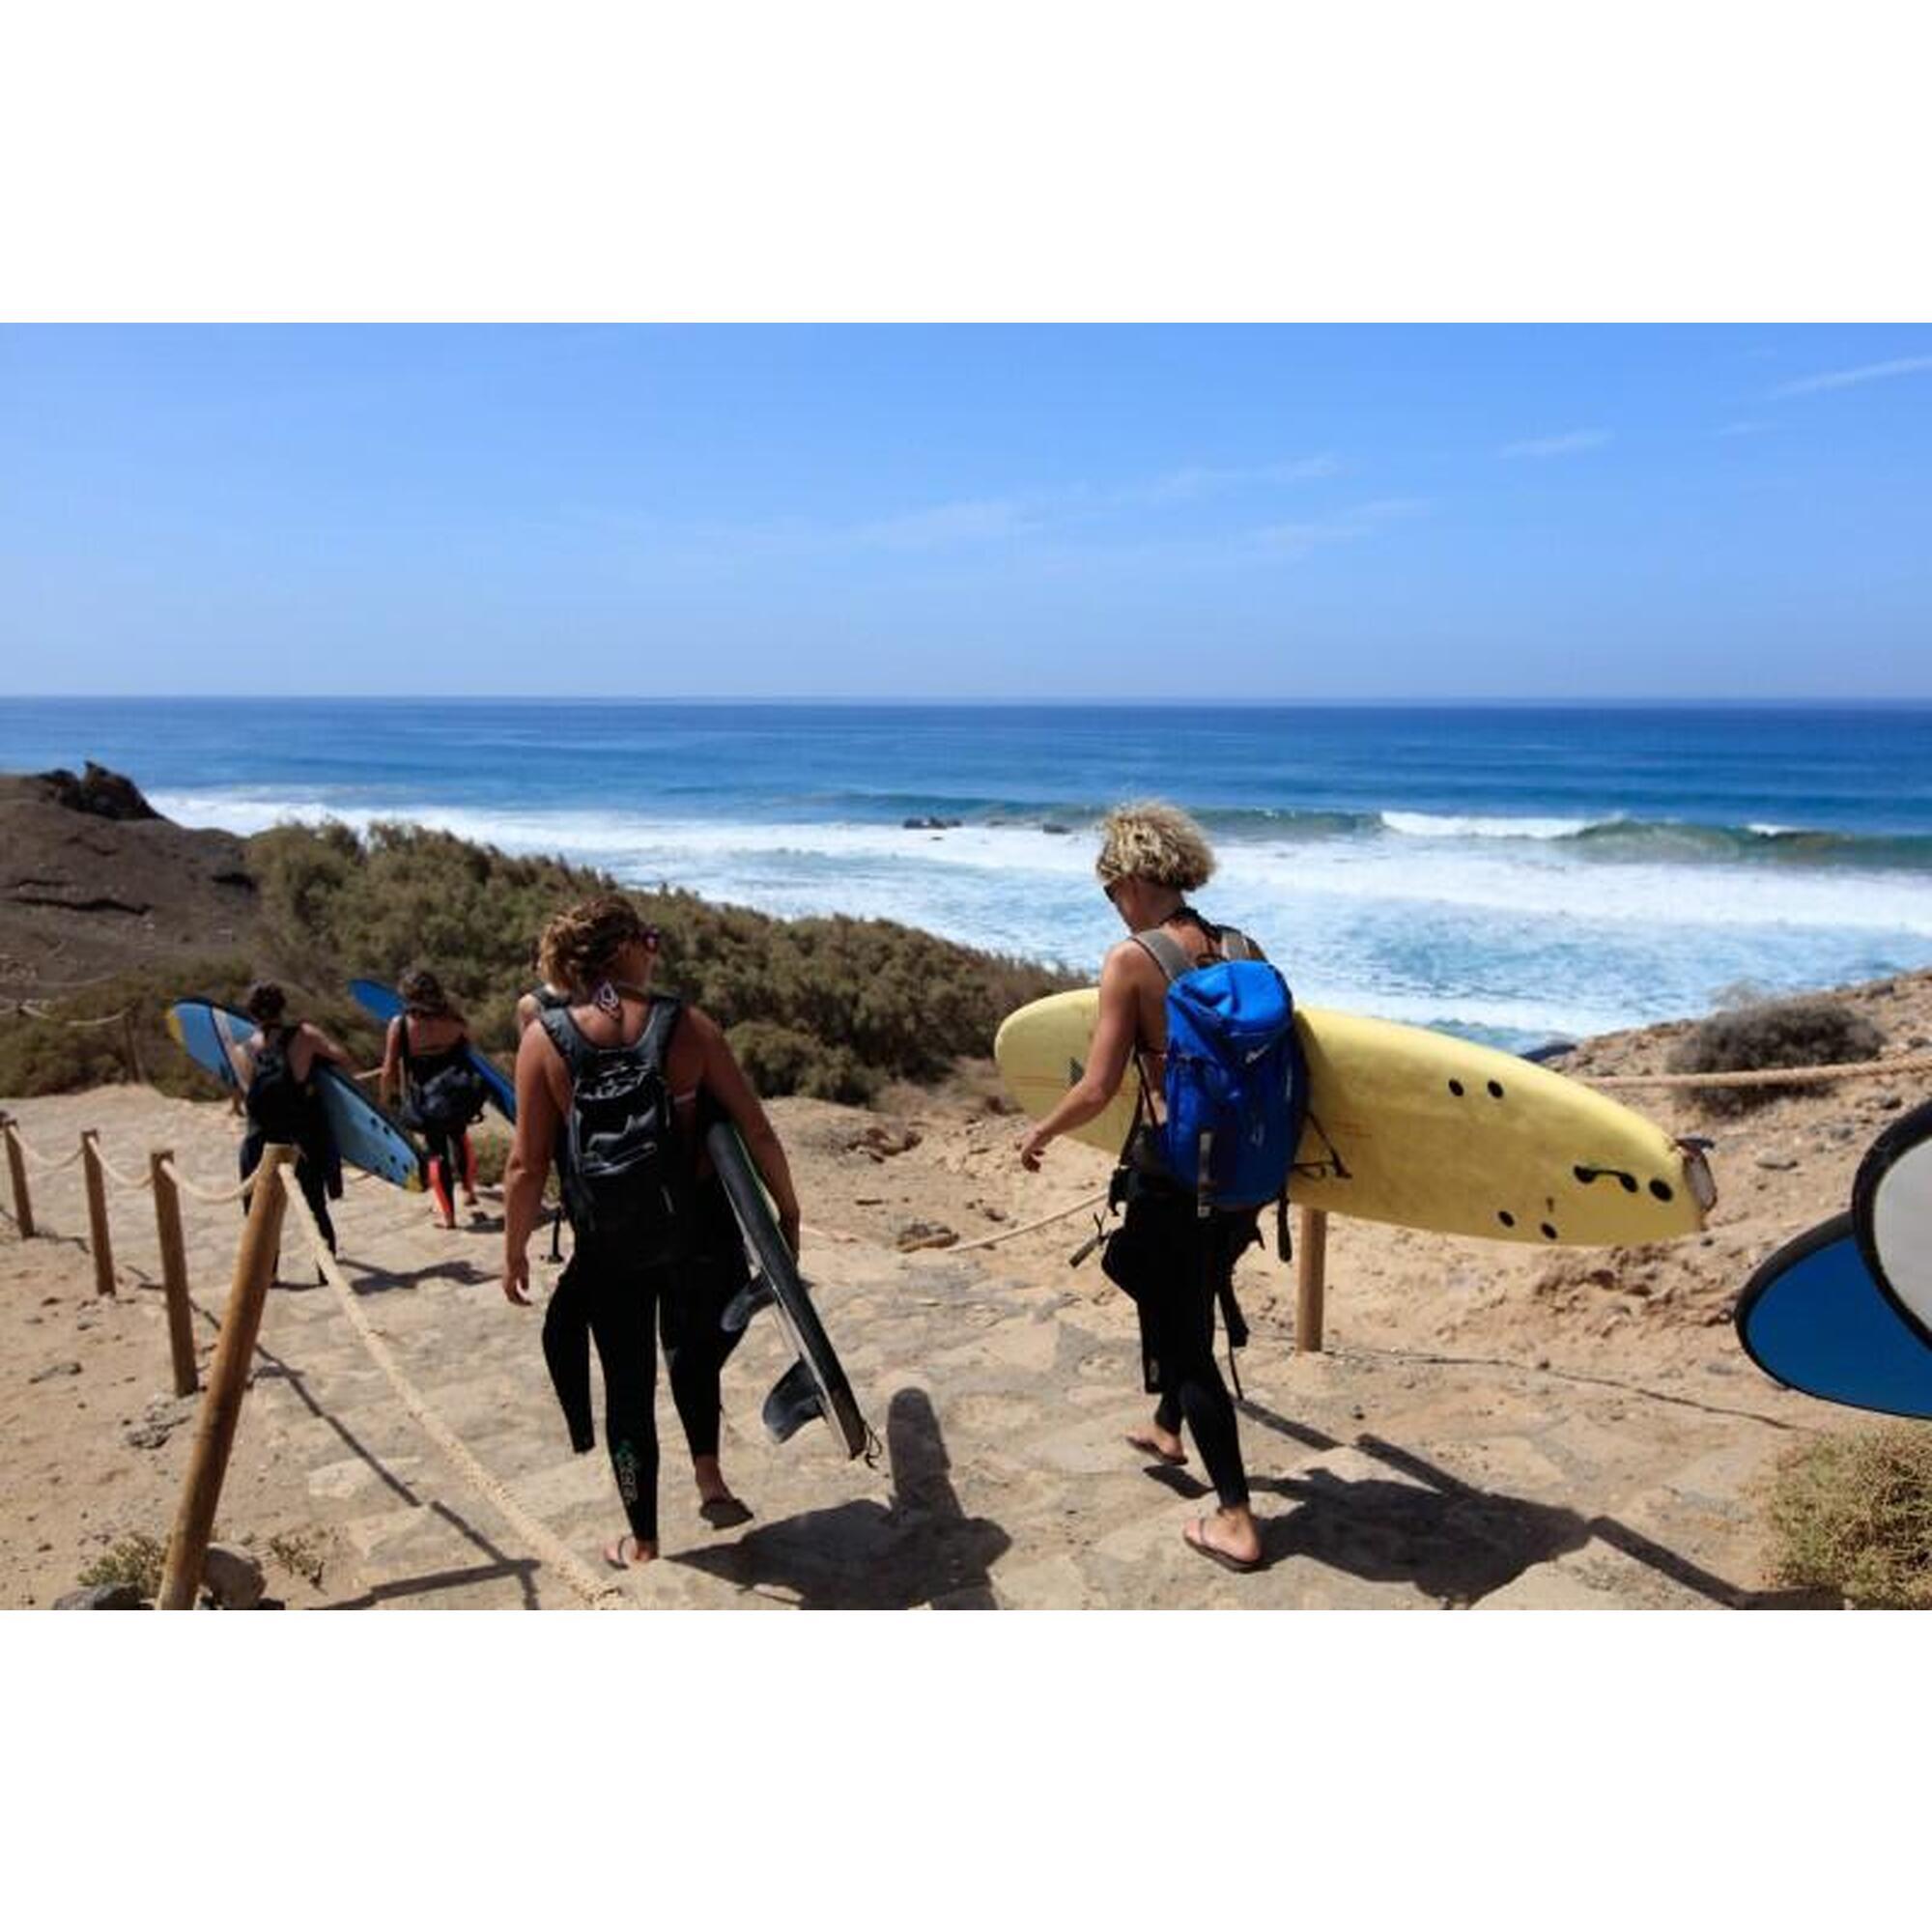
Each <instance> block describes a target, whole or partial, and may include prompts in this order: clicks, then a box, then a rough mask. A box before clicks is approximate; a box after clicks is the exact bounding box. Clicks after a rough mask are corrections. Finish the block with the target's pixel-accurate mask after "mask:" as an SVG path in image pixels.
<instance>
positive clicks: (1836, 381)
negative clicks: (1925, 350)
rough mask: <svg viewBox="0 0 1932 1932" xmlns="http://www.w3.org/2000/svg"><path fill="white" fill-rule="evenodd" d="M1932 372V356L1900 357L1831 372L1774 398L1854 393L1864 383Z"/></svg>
mask: <svg viewBox="0 0 1932 1932" xmlns="http://www.w3.org/2000/svg"><path fill="white" fill-rule="evenodd" d="M1927 369H1932V355H1898V356H1894V357H1893V358H1892V360H1890V361H1889V362H1865V363H1861V365H1860V366H1859V367H1858V368H1856V369H1830V370H1827V371H1826V373H1825V374H1824V375H1822V376H1806V377H1805V378H1804V380H1803V381H1802V382H1797V383H1786V384H1783V386H1782V387H1780V388H1776V389H1774V390H1772V392H1771V393H1772V394H1773V395H1774V396H1815V395H1817V394H1818V393H1819V392H1820V391H1821V390H1825V389H1851V388H1856V387H1857V386H1858V384H1861V383H1885V382H1889V381H1890V379H1891V378H1892V377H1894V376H1917V375H1920V374H1922V373H1923V372H1924V371H1925V370H1927Z"/></svg>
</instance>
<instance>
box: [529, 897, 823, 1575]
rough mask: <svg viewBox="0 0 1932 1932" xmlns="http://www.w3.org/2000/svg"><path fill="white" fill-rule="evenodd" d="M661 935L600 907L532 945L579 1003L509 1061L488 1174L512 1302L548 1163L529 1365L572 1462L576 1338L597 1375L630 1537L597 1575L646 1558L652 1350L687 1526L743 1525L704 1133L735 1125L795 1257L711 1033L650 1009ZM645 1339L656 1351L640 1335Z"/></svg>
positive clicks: (732, 1268)
mask: <svg viewBox="0 0 1932 1932" xmlns="http://www.w3.org/2000/svg"><path fill="white" fill-rule="evenodd" d="M658 948H659V935H658V932H657V929H656V928H655V927H654V926H650V925H647V924H646V923H644V922H643V921H642V920H641V919H640V918H639V915H638V912H637V909H636V908H635V907H634V906H633V905H632V904H631V902H630V901H629V900H628V899H626V898H623V897H622V896H620V895H615V894H611V895H605V896H603V897H599V898H594V899H590V900H587V901H586V902H585V903H583V904H582V905H578V906H573V907H571V908H570V909H569V910H568V911H567V912H563V913H559V914H558V915H557V917H556V918H555V919H554V920H553V921H552V922H551V923H550V924H549V926H547V927H546V928H545V931H544V935H543V944H542V950H541V954H540V963H541V970H542V973H543V977H544V979H545V980H546V981H547V982H548V983H549V984H550V985H552V986H564V987H570V988H573V989H576V998H575V1001H574V1002H573V1003H571V1004H566V1005H560V1006H554V1007H549V1008H546V1009H543V1010H541V1011H539V1012H538V1014H537V1015H536V1019H535V1023H534V1024H532V1025H530V1026H528V1027H527V1028H526V1030H525V1032H524V1036H523V1040H522V1043H521V1045H520V1046H519V1047H518V1050H517V1136H516V1144H515V1146H514V1147H513V1148H512V1150H511V1153H510V1161H509V1166H508V1169H507V1170H506V1172H505V1175H504V1236H503V1241H504V1249H503V1293H504V1294H505V1295H506V1296H507V1297H508V1298H509V1299H510V1300H511V1301H513V1302H516V1303H518V1304H519V1305H521V1306H527V1305H528V1302H529V1298H530V1297H529V1262H528V1258H527V1249H528V1246H529V1239H530V1235H531V1233H532V1231H533V1230H534V1228H535V1226H536V1223H537V1218H538V1214H539V1211H540V1208H541V1205H542V1199H543V1188H544V1181H545V1179H546V1177H547V1176H548V1174H549V1172H550V1169H551V1166H552V1163H553V1161H554V1162H555V1164H556V1165H557V1167H558V1170H559V1178H560V1179H561V1181H562V1186H563V1197H564V1205H565V1208H566V1211H567V1212H568V1214H569V1217H570V1224H571V1231H572V1235H573V1236H574V1251H573V1253H572V1255H571V1259H570V1262H569V1264H568V1265H567V1266H566V1267H565V1269H564V1272H563V1276H562V1279H561V1280H560V1281H559V1282H558V1283H557V1287H556V1292H555V1293H554V1295H553V1296H552V1297H551V1301H550V1306H549V1308H548V1309H547V1310H546V1311H545V1317H544V1357H545V1360H546V1362H547V1364H548V1365H549V1368H550V1372H551V1378H552V1381H553V1384H554V1387H555V1390H556V1394H557V1400H558V1402H559V1404H560V1405H561V1406H562V1408H563V1411H564V1415H565V1419H566V1422H567V1423H568V1425H569V1429H570V1435H571V1444H572V1446H573V1447H574V1448H575V1449H577V1450H579V1451H580V1452H582V1451H584V1450H587V1449H588V1448H589V1447H590V1446H591V1429H590V1393H589V1363H588V1358H587V1348H586V1345H585V1342H584V1335H585V1331H586V1330H587V1333H588V1336H589V1338H590V1339H591V1340H593V1341H594V1342H595V1344H596V1347H597V1354H598V1359H599V1360H600V1361H601V1362H602V1364H603V1367H604V1390H605V1431H604V1433H605V1438H606V1446H607V1448H608V1450H609V1453H610V1457H611V1469H612V1471H613V1473H614V1474H615V1476H616V1480H617V1492H618V1495H619V1496H620V1497H621V1498H622V1500H623V1504H624V1510H625V1515H626V1517H627V1519H628V1520H629V1523H630V1530H629V1533H628V1534H627V1535H624V1536H620V1537H618V1538H617V1539H616V1541H615V1542H613V1543H611V1544H610V1545H608V1546H607V1547H606V1548H605V1551H604V1556H605V1560H606V1561H607V1562H608V1563H610V1564H611V1566H612V1567H613V1568H616V1569H624V1568H627V1567H629V1566H630V1565H632V1564H634V1563H647V1562H649V1561H651V1560H652V1559H653V1558H654V1557H655V1556H656V1555H657V1553H658V1522H657V1478H658V1439H657V1426H656V1422H655V1419H654V1416H653V1413H652V1408H653V1399H654V1393H655V1389H656V1383H657V1360H656V1342H657V1338H658V1335H661V1336H662V1339H663V1343H664V1349H665V1356H666V1360H667V1363H668V1368H669V1372H670V1386H671V1397H672V1400H673V1401H674V1402H675V1404H676V1406H677V1412H678V1419H679V1421H680V1422H681V1423H682V1424H683V1426H684V1432H685V1435H686V1438H687V1440H688V1441H689V1442H690V1445H691V1456H692V1464H693V1472H694V1474H695V1476H696V1483H697V1492H698V1497H699V1502H700V1508H699V1514H700V1516H702V1517H703V1519H704V1520H705V1521H706V1522H708V1523H710V1524H711V1525H712V1526H713V1527H714V1528H728V1527H733V1526H735V1525H736V1524H738V1523H741V1522H745V1521H748V1520H750V1518H751V1511H750V1510H749V1509H747V1508H746V1507H745V1505H744V1504H743V1503H742V1502H741V1501H740V1500H739V1499H738V1498H737V1497H736V1496H735V1495H733V1494H732V1492H731V1490H730V1487H729V1485H728V1484H727V1483H726V1482H725V1477H724V1474H723V1471H722V1469H721V1467H720V1464H719V1459H718V1436H719V1415H720V1399H719V1371H720V1369H721V1368H722V1366H723V1363H724V1360H725V1355H726V1354H727V1353H728V1352H729V1348H730V1342H729V1341H727V1339H726V1337H725V1332H724V1328H723V1325H722V1321H721V1318H722V1315H723V1312H724V1309H725V1304H726V1303H727V1302H728V1301H729V1300H730V1299H731V1298H732V1296H733V1295H734V1294H736V1293H737V1292H738V1291H739V1289H741V1288H742V1287H743V1286H744V1284H745V1281H746V1279H747V1267H746V1262H745V1252H744V1242H743V1239H742V1237H741V1236H740V1234H739V1231H738V1225H737V1221H736V1218H735V1217H734V1216H733V1214H732V1212H731V1208H730V1204H729V1202H728V1201H727V1200H726V1199H725V1192H724V1189H723V1187H722V1186H720V1184H719V1183H718V1180H717V1179H716V1177H715V1176H714V1175H713V1174H712V1173H711V1172H710V1169H709V1165H708V1163H707V1162H705V1161H704V1160H703V1158H702V1146H703V1134H704V1130H705V1128H706V1127H707V1126H708V1124H709V1123H710V1122H712V1121H716V1120H728V1121H730V1122H733V1123H734V1124H735V1125H736V1127H737V1128H738V1131H739V1132H740V1134H742V1135H743V1137H744V1141H745V1145H746V1147H747V1149H748V1150H749V1151H750V1153H751V1155H752V1159H753V1162H754V1163H755V1165H756V1167H757V1169H758V1172H759V1174H760V1175H761V1176H762V1178H763V1179H764V1183H765V1186H766V1187H767V1189H768V1190H769V1191H770V1193H771V1196H772V1199H773V1201H774V1203H775V1204H776V1205H777V1208H778V1212H779V1225H780V1229H781V1233H782V1234H783V1236H784V1239H785V1241H786V1244H787V1245H788V1246H789V1247H790V1248H791V1250H792V1252H793V1253H794V1254H796V1253H797V1252H798V1245H799V1207H798V1196H797V1194H796V1192H795V1191H794V1189H793V1186H792V1179H791V1172H790V1169H789V1168H788V1166H787V1165H786V1162H785V1157H784V1150H783V1149H782V1148H781V1146H780V1144H779V1138H778V1135H777V1133H776V1132H775V1131H774V1130H773V1128H772V1123H771V1122H770V1120H769V1119H768V1118H767V1117H766V1114H765V1110H764V1108H763V1107H762V1106H761V1105H760V1104H759V1102H758V1096H757V1094H755V1093H753V1089H752V1085H751V1083H750V1081H749V1080H747V1079H746V1077H745V1074H744V1070H743V1069H742V1068H741V1067H740V1066H739V1065H738V1063H737V1061H736V1059H735V1058H734V1057H733V1055H732V1052H731V1049H730V1047H729V1045H728V1044H727V1043H726V1042H725V1036H724V1034H723V1032H722V1031H721V1030H720V1028H719V1027H718V1025H717V1023H716V1021H714V1020H713V1019H711V1017H710V1016H709V1015H708V1014H706V1013H704V1012H703V1011H701V1010H700V1009H698V1008H696V1007H694V1006H690V1005H688V1004H686V1003H685V1002H683V1001H681V1000H678V999H675V998H672V997H669V996H668V995H665V994H661V993H658V992H655V991H654V990H653V989H652V986H651V979H652V975H653V973H654V971H655V969H656V965H657V957H658ZM654 1328H655V1330H656V1333H655V1334H654Z"/></svg>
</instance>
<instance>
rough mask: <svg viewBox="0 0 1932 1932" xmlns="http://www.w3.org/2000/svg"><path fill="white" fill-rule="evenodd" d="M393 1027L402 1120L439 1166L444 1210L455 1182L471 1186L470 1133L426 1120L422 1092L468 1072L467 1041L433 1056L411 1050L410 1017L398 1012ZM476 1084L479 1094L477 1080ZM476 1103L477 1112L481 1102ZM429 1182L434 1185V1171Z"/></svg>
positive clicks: (450, 1198) (464, 1039)
mask: <svg viewBox="0 0 1932 1932" xmlns="http://www.w3.org/2000/svg"><path fill="white" fill-rule="evenodd" d="M396 1026H397V1027H398V1029H399V1030H400V1031H399V1040H400V1044H401V1049H402V1060H403V1121H404V1123H405V1124H406V1125H408V1126H411V1127H413V1128H414V1129H415V1131H416V1132H417V1133H419V1134H420V1135H421V1136H422V1138H423V1148H424V1150H425V1151H426V1153H427V1155H428V1158H429V1159H430V1160H431V1161H432V1162H436V1161H440V1162H441V1163H442V1186H443V1192H444V1195H445V1197H446V1199H445V1201H444V1202H443V1204H442V1205H443V1206H444V1207H445V1208H447V1207H448V1206H449V1205H450V1204H451V1203H453V1202H454V1200H455V1196H456V1184H457V1182H458V1181H461V1182H462V1183H463V1184H464V1185H465V1186H466V1187H467V1186H469V1185H470V1178H469V1127H468V1125H467V1124H466V1125H462V1126H458V1125H454V1124H452V1123H451V1122H448V1121H446V1120H435V1119H431V1118H429V1117H428V1116H427V1115H426V1114H425V1113H424V1111H423V1107H422V1097H423V1092H424V1089H426V1088H427V1087H428V1086H429V1084H430V1082H431V1081H433V1080H435V1079H436V1078H437V1077H438V1076H439V1075H440V1074H445V1073H454V1072H458V1071H459V1070H460V1071H462V1072H466V1073H467V1072H470V1071H471V1069H470V1066H469V1040H468V1038H467V1037H466V1038H463V1039H459V1040H458V1041H457V1042H456V1043H455V1044H454V1045H453V1046H444V1047H439V1048H438V1049H437V1050H436V1051H435V1052H434V1053H416V1052H412V1050H411V1047H410V1016H409V1014H408V1013H399V1014H398V1015H397V1016H396ZM473 1077H474V1076H473V1075H472V1078H473ZM475 1084H476V1086H477V1088H478V1091H479V1092H480V1090H481V1082H480V1080H477V1081H476V1083H475ZM477 1104H478V1109H479V1111H480V1109H481V1101H480V1100H479V1101H478V1103H477ZM470 1118H471V1119H472V1120H473V1119H474V1118H475V1116H474V1115H471V1117H470ZM431 1181H432V1185H434V1181H435V1174H434V1171H432V1175H431Z"/></svg>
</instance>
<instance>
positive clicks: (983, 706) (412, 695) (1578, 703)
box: [0, 691, 1932, 715]
mask: <svg viewBox="0 0 1932 1932" xmlns="http://www.w3.org/2000/svg"><path fill="white" fill-rule="evenodd" d="M102 703H107V704H197V705H209V704H217V705H218V704H370V705H397V704H441V705H480V704H525V705H531V706H536V707H541V708H546V709H562V708H566V707H581V706H583V705H605V704H615V705H624V706H629V707H650V708H656V709H661V710H676V709H678V708H680V707H685V708H690V709H693V710H723V709H728V708H730V707H732V706H739V707H746V708H751V707H756V706H758V705H769V706H771V707H773V708H774V709H784V710H826V711H916V710H933V711H942V710H944V711H974V710H984V711H1009V710H1026V711H1086V712H1095V711H1101V712H1104V711H1168V710H1187V711H1195V712H1229V711H1237V712H1241V713H1243V714H1246V715H1253V714H1254V713H1257V712H1275V711H1278V712H1307V711H1413V712H1442V711H1548V712H1580V711H1590V712H1604V711H1624V712H1630V711H1680V712H1681V711H1704V712H1714V711H1723V712H1739V713H1745V712H1790V711H1818V712H1831V713H1836V714H1840V715H1864V714H1868V713H1889V712H1897V711H1932V693H1928V694H1926V695H1924V696H1862V697H1847V696H1794V697H1729V696H1682V695H1679V696H1655V697H1632V696H1617V697H1589V696H1579V697H1536V696H1517V697H1401V698H1397V697H1258V698H1243V699H1231V698H1203V697H1200V696H1182V695H1179V694H1174V695H1170V696H1151V697H1118V696H1110V697H1104V698H1095V697H1068V696H1043V697H1027V696H933V697H880V696H867V697H838V696H798V695H793V694H783V693H778V694H764V695H759V696H743V695H740V696H718V695H704V694H695V695H685V696H660V695H653V694H648V693H634V694H632V693H609V692H602V693H597V694H594V695H593V694H584V695H582V696H569V695H558V694H555V693H549V692H525V691H503V692H448V691H420V692H397V691H350V692H326V691H305V692H274V691H260V692H246V691H227V692H218V693H211V692H206V691H165V692H153V691H134V692H111V691H92V692H68V691H63V692H26V693H20V692H15V693H12V694H9V695H8V696H5V697H0V706H4V705H8V704H73V705H82V704H102Z"/></svg>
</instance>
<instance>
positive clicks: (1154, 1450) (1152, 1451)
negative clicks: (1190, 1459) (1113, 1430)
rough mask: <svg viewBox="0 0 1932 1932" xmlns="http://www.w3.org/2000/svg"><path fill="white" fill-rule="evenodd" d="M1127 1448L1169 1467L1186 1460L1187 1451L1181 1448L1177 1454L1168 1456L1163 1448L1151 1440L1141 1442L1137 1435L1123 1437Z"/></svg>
mask: <svg viewBox="0 0 1932 1932" xmlns="http://www.w3.org/2000/svg"><path fill="white" fill-rule="evenodd" d="M1123 1440H1124V1441H1125V1442H1126V1445H1127V1447H1128V1448H1129V1449H1138V1450H1139V1451H1140V1452H1141V1454H1142V1455H1143V1456H1151V1457H1152V1458H1153V1460H1154V1461H1155V1462H1156V1463H1166V1464H1167V1466H1168V1467H1169V1468H1170V1469H1179V1468H1180V1467H1182V1466H1183V1465H1184V1464H1185V1463H1186V1461H1187V1451H1186V1450H1185V1449H1183V1450H1182V1451H1181V1452H1180V1454H1179V1455H1178V1456H1170V1455H1169V1454H1168V1453H1167V1451H1166V1450H1165V1449H1162V1448H1159V1447H1157V1446H1156V1445H1155V1444H1154V1443H1151V1442H1143V1441H1142V1440H1141V1438H1140V1437H1139V1436H1138V1435H1129V1436H1126V1437H1124V1438H1123Z"/></svg>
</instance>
